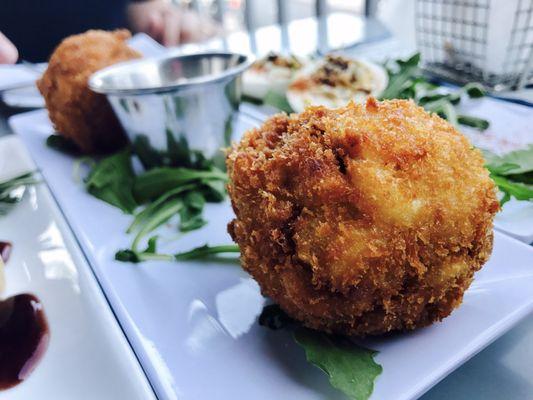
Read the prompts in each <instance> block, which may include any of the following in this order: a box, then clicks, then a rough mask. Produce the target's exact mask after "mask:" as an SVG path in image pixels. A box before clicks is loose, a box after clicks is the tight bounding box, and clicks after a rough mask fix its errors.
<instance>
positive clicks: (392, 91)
mask: <svg viewBox="0 0 533 400" xmlns="http://www.w3.org/2000/svg"><path fill="white" fill-rule="evenodd" d="M396 64H397V66H398V70H397V71H393V70H391V69H388V72H389V84H388V85H387V88H386V89H385V90H384V91H383V93H381V99H401V98H407V97H405V96H404V91H405V90H407V89H408V88H410V87H412V84H413V78H415V77H416V76H418V75H419V73H420V69H419V64H420V53H416V54H414V55H412V56H411V57H410V58H408V59H407V60H396ZM409 97H410V96H409Z"/></svg>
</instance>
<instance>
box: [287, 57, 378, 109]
mask: <svg viewBox="0 0 533 400" xmlns="http://www.w3.org/2000/svg"><path fill="white" fill-rule="evenodd" d="M387 83H388V77H387V72H386V71H385V70H384V69H383V68H382V67H381V66H379V65H377V64H374V63H371V62H368V61H365V60H362V59H354V58H348V57H344V56H339V55H333V54H330V55H327V56H326V57H324V58H323V59H322V60H319V61H317V62H315V63H313V64H311V65H309V66H308V67H306V68H304V69H302V70H301V71H300V72H298V73H297V74H296V76H295V77H294V80H293V81H292V82H291V84H290V85H289V88H288V90H287V100H288V102H289V104H290V106H291V107H292V109H293V110H294V111H296V112H302V111H303V110H304V109H305V107H307V106H311V105H312V106H318V105H322V106H326V107H329V108H338V107H343V106H345V105H346V104H347V103H348V102H349V101H350V100H352V101H354V102H356V103H362V102H364V101H365V100H366V99H367V98H368V97H369V96H375V97H378V96H379V95H380V94H381V92H382V91H383V90H385V88H386V87H387Z"/></svg>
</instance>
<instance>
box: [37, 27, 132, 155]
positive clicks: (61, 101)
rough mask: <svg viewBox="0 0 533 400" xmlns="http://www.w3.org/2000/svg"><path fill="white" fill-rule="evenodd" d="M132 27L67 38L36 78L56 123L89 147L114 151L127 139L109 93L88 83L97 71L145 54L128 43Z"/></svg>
mask: <svg viewBox="0 0 533 400" xmlns="http://www.w3.org/2000/svg"><path fill="white" fill-rule="evenodd" d="M129 37H131V34H130V32H129V31H127V30H116V31H114V32H106V31H98V30H90V31H87V32H85V33H82V34H79V35H74V36H70V37H68V38H66V39H65V40H63V41H62V42H61V44H60V45H59V46H58V47H57V48H56V49H55V51H54V53H53V54H52V56H51V57H50V62H49V64H48V68H47V69H46V71H45V73H44V75H43V76H42V78H41V79H40V80H39V81H38V82H37V86H38V87H39V90H40V92H41V93H42V95H43V97H44V100H45V102H46V108H47V109H48V114H49V116H50V120H51V121H52V123H53V124H54V128H55V129H56V131H58V132H59V133H60V134H61V135H63V136H65V137H67V138H69V139H71V140H72V141H73V142H74V143H76V145H77V146H78V147H79V148H80V149H81V150H82V151H83V152H84V153H98V152H109V151H113V150H116V149H118V148H120V147H121V146H122V145H124V144H125V143H126V137H125V135H124V132H123V130H122V128H121V126H120V124H119V122H118V120H117V118H116V117H115V115H114V114H113V111H112V109H111V107H110V105H109V104H108V102H107V99H106V98H105V96H103V95H101V94H97V93H94V92H92V91H91V90H90V89H89V87H88V86H87V81H88V79H89V77H90V76H91V75H92V74H93V73H94V72H96V71H98V70H100V69H102V68H104V67H107V66H109V65H112V64H115V63H117V62H120V61H126V60H131V59H134V58H139V57H140V56H141V55H140V54H139V53H138V52H136V51H135V50H133V49H131V48H130V47H128V45H127V43H126V40H127V39H128V38H129Z"/></svg>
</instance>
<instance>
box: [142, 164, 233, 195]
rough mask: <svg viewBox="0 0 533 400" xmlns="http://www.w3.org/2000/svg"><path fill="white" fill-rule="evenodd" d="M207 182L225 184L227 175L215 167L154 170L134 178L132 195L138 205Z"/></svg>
mask: <svg viewBox="0 0 533 400" xmlns="http://www.w3.org/2000/svg"><path fill="white" fill-rule="evenodd" d="M209 180H219V181H224V182H225V181H226V180H227V175H226V174H225V173H224V172H223V171H221V170H220V169H218V168H216V167H211V169H209V170H205V171H204V170H195V169H190V168H170V167H161V168H154V169H151V170H149V171H147V172H145V173H144V174H142V175H139V176H137V177H136V178H135V182H134V186H133V193H134V196H135V198H136V199H137V201H138V202H139V203H144V202H146V201H149V200H152V199H154V198H157V197H159V196H161V195H162V194H163V193H165V192H167V191H169V190H173V189H174V188H176V187H178V186H181V185H185V184H188V183H192V182H195V181H209Z"/></svg>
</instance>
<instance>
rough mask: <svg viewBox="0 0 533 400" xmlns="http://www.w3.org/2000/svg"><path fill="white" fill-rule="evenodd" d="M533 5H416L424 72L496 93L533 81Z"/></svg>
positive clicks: (531, 0)
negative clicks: (473, 84)
mask: <svg viewBox="0 0 533 400" xmlns="http://www.w3.org/2000/svg"><path fill="white" fill-rule="evenodd" d="M532 14H533V0H417V1H416V37H417V45H418V48H419V50H420V52H421V53H422V59H423V61H424V67H425V68H426V70H428V71H429V72H431V73H432V74H435V75H437V76H440V77H443V78H445V79H448V80H451V81H453V82H457V83H467V82H472V81H477V82H481V83H483V84H484V85H485V86H486V87H488V88H490V89H493V90H495V91H500V90H507V89H520V88H523V87H524V86H526V85H528V84H529V83H532V81H533V18H532Z"/></svg>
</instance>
